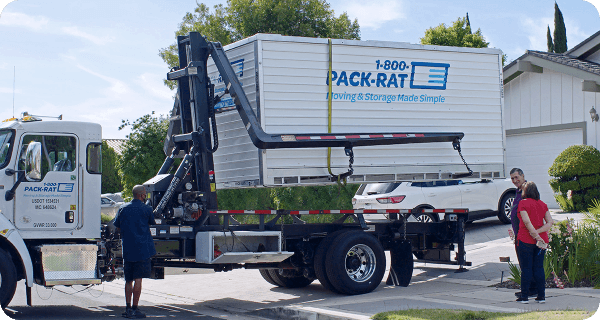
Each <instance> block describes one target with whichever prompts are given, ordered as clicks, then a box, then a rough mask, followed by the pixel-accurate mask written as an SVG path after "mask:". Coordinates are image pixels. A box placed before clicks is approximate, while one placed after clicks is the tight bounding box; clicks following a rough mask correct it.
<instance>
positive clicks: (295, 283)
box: [267, 269, 315, 288]
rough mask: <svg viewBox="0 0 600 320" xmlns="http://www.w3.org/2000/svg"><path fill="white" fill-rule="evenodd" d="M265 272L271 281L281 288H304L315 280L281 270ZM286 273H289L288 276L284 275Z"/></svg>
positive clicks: (297, 273)
mask: <svg viewBox="0 0 600 320" xmlns="http://www.w3.org/2000/svg"><path fill="white" fill-rule="evenodd" d="M267 271H268V272H269V276H271V279H273V281H274V282H275V283H277V286H279V287H283V288H304V287H306V286H308V285H309V284H311V283H312V282H313V281H315V279H309V278H306V277H304V276H303V275H302V274H300V273H299V272H295V271H287V270H281V269H269V270H267ZM286 272H289V274H285V273H286Z"/></svg>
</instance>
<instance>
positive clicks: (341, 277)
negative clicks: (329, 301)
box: [325, 231, 385, 295]
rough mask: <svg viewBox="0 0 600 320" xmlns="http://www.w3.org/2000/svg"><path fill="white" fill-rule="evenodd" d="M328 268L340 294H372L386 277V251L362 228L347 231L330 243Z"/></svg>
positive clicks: (328, 274)
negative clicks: (361, 229) (360, 229)
mask: <svg viewBox="0 0 600 320" xmlns="http://www.w3.org/2000/svg"><path fill="white" fill-rule="evenodd" d="M325 269H326V270H327V277H328V278H329V281H330V282H331V284H332V285H333V286H334V287H335V288H336V289H337V290H338V291H339V292H340V293H343V294H352V295H354V294H363V293H369V292H371V291H373V290H375V288H377V286H379V285H380V284H381V279H383V275H384V273H385V252H384V250H383V247H382V246H381V243H379V240H377V238H375V237H374V236H372V235H370V234H367V233H365V232H363V231H351V232H347V233H344V234H342V235H338V237H336V238H335V240H334V241H333V243H331V246H330V247H329V250H327V256H326V259H325Z"/></svg>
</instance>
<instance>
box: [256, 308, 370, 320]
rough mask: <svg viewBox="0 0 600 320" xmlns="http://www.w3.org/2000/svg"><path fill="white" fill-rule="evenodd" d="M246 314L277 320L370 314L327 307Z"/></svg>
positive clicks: (363, 318) (342, 319) (359, 318)
mask: <svg viewBox="0 0 600 320" xmlns="http://www.w3.org/2000/svg"><path fill="white" fill-rule="evenodd" d="M248 314H251V315H254V316H259V317H264V318H269V319H277V320H280V319H281V320H369V319H371V316H370V315H365V314H358V313H350V312H341V311H339V310H333V309H329V308H322V307H321V308H312V307H276V308H267V309H260V310H256V311H253V312H249V313H248Z"/></svg>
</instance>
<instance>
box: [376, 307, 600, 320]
mask: <svg viewBox="0 0 600 320" xmlns="http://www.w3.org/2000/svg"><path fill="white" fill-rule="evenodd" d="M592 315H593V312H589V311H578V310H568V311H563V310H554V311H536V312H526V313H503V312H487V311H471V310H448V309H409V310H400V311H389V312H382V313H378V314H376V315H374V316H373V319H374V320H423V319H443V320H484V319H494V320H538V319H548V320H553V319H556V320H559V319H560V320H575V319H577V320H579V319H588V318H590V317H591V316H592Z"/></svg>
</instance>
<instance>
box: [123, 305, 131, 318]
mask: <svg viewBox="0 0 600 320" xmlns="http://www.w3.org/2000/svg"><path fill="white" fill-rule="evenodd" d="M130 314H131V307H125V312H123V313H121V316H123V318H128V317H129V315H130Z"/></svg>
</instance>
